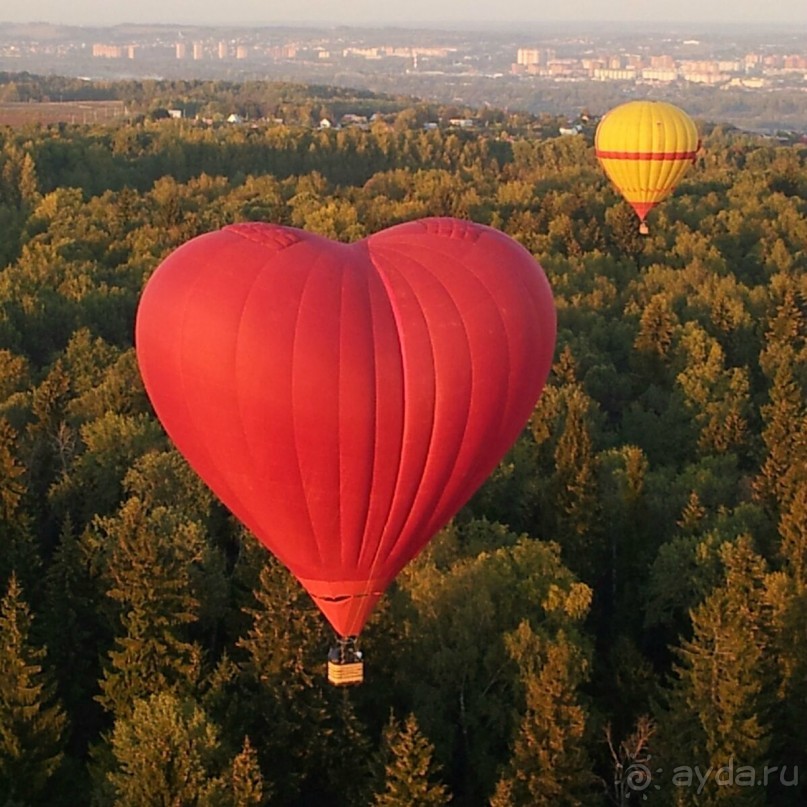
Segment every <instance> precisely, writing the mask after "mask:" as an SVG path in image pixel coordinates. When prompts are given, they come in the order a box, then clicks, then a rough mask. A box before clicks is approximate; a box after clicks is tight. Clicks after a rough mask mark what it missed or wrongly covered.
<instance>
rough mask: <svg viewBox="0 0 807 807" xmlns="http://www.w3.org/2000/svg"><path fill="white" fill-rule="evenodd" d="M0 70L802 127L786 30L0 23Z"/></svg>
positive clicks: (796, 60) (800, 92)
mask: <svg viewBox="0 0 807 807" xmlns="http://www.w3.org/2000/svg"><path fill="white" fill-rule="evenodd" d="M0 70H5V71H23V70H24V71H28V72H33V73H59V74H64V75H70V76H83V77H87V78H89V79H120V78H167V79H195V78H197V79H211V78H219V79H228V80H233V81H244V80H259V79H270V80H271V79H274V80H277V79H281V80H292V81H301V82H317V83H330V84H335V85H337V86H350V87H354V88H359V89H361V88H365V89H372V90H374V91H381V92H399V93H409V94H411V95H414V96H418V97H424V98H429V99H434V100H440V101H443V102H446V101H448V102H452V101H453V102H462V103H467V104H478V105H482V104H497V105H509V106H511V107H512V106H514V105H516V104H518V103H519V102H520V101H521V100H522V99H523V103H524V105H525V108H529V107H530V106H532V107H533V109H532V110H530V111H534V108H535V107H540V105H541V101H540V98H539V99H538V100H535V98H536V96H535V93H536V92H538V93H539V94H540V92H541V91H543V92H546V91H547V89H548V88H550V87H551V88H553V89H552V90H551V92H554V93H555V96H557V90H558V89H559V88H560V89H563V86H564V85H565V87H566V90H565V91H566V93H567V95H569V97H570V98H573V97H574V98H578V97H579V96H580V93H579V91H578V92H576V93H575V92H573V90H572V89H571V85H574V84H579V85H596V84H608V85H612V87H613V88H614V90H615V91H616V92H619V93H621V94H630V93H634V92H638V93H639V94H645V95H647V94H651V93H652V92H654V90H659V91H662V92H664V93H667V94H669V93H671V92H672V93H679V94H680V93H682V92H687V87H690V88H693V87H699V88H710V89H713V90H715V91H719V90H722V91H726V92H744V93H779V94H784V95H783V98H784V100H783V102H782V103H780V104H778V106H780V107H782V113H781V121H779V120H773V119H771V120H769V119H768V118H765V121H764V123H765V125H775V124H779V125H783V126H788V125H790V126H791V127H792V126H795V127H796V128H798V127H800V126H801V127H802V129H804V128H807V113H805V112H804V110H805V109H806V108H807V45H805V38H804V36H803V33H802V35H799V32H793V31H788V30H786V29H782V30H780V31H779V32H774V33H772V32H771V31H765V32H761V31H760V32H754V31H749V30H746V31H740V32H738V31H736V30H735V31H732V32H731V33H725V32H723V33H718V32H714V31H710V32H706V33H704V32H703V31H700V32H698V31H695V30H694V29H693V31H691V32H689V31H687V30H685V29H683V28H682V29H680V30H676V31H674V32H670V31H663V32H658V31H656V32H653V31H649V30H641V29H639V28H631V27H622V28H618V27H613V28H611V29H607V30H601V31H600V32H599V33H597V34H596V35H595V34H591V33H583V32H581V31H580V30H574V29H573V28H571V27H567V28H566V29H562V30H554V29H548V30H546V31H543V32H542V31H534V32H523V33H518V32H514V31H493V32H482V31H470V32H461V31H460V32H456V31H447V30H421V29H413V30H407V29H403V28H380V29H364V28H341V27H340V28H333V29H315V28H298V29H293V28H283V27H267V28H257V29H249V30H247V29H216V28H202V27H195V28H177V27H174V26H165V25H155V26H133V25H130V26H116V27H114V28H107V29H101V28H95V29H88V28H71V27H64V26H54V25H45V24H41V25H33V24H32V25H19V24H17V25H13V24H5V25H3V24H0ZM612 95H613V92H611V93H610V94H609V95H604V96H603V98H604V99H605V98H610V97H611V96H612ZM531 99H532V100H531ZM6 100H13V99H6ZM701 101H702V98H701ZM722 106H728V109H729V112H730V111H731V108H732V105H726V104H725V103H723V104H722ZM734 106H739V107H741V106H742V104H739V105H734Z"/></svg>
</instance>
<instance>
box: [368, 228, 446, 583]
mask: <svg viewBox="0 0 807 807" xmlns="http://www.w3.org/2000/svg"><path fill="white" fill-rule="evenodd" d="M367 248H368V255H369V257H370V263H371V264H372V266H373V268H374V269H375V271H376V274H377V275H378V278H379V280H380V281H381V283H382V285H383V286H384V289H385V291H386V293H387V299H388V300H389V302H390V308H391V309H392V316H393V321H394V322H395V332H396V335H397V342H398V351H399V360H400V363H401V369H402V371H403V372H402V378H403V385H402V386H403V390H402V395H403V401H402V404H403V407H402V411H403V424H402V428H401V450H400V453H399V455H398V470H397V471H396V474H395V486H394V487H393V495H392V498H391V500H390V509H389V511H388V512H387V517H386V519H385V521H384V526H383V528H382V529H381V532H380V533H379V540H378V544H377V545H376V547H375V551H374V553H373V559H372V561H371V563H370V569H369V572H368V576H367V591H366V592H365V594H367V593H369V590H370V587H371V586H372V580H373V575H374V574H375V572H376V569H377V568H378V563H379V560H380V557H381V548H382V547H383V546H385V544H386V540H385V539H386V533H387V528H388V527H389V523H390V517H391V515H392V511H393V509H394V506H395V503H396V500H397V493H398V487H399V484H400V481H401V470H402V467H403V459H404V447H405V445H406V433H407V430H408V429H407V423H408V421H409V417H408V415H409V411H408V406H407V397H408V396H407V391H408V387H409V384H408V378H407V373H406V361H405V359H404V356H405V351H404V340H403V338H402V337H403V327H402V323H401V315H400V311H399V310H398V306H397V305H396V299H395V296H394V294H393V293H392V287H391V285H390V283H389V279H388V278H387V276H386V275H385V273H384V271H383V270H382V268H381V267H380V266H379V265H378V264H377V263H376V261H375V259H374V256H373V255H372V253H371V251H370V243H369V242H368V245H367ZM401 279H402V281H403V282H404V283H405V284H406V285H407V286H408V287H409V289H410V291H412V288H411V286H409V284H408V283H406V280H405V278H401ZM412 297H413V299H414V300H415V301H416V302H417V305H418V307H419V308H420V312H421V316H423V320H424V323H425V322H426V317H425V315H424V314H423V307H422V306H421V305H420V301H419V300H418V299H417V296H416V295H415V294H414V291H412ZM427 331H428V327H427ZM430 347H431V345H430ZM430 356H431V362H432V367H434V351H433V350H430ZM434 392H435V394H434V397H433V401H432V407H431V414H432V421H431V427H430V429H429V445H428V446H427V447H426V451H425V452H424V457H428V454H429V448H430V447H431V441H432V439H433V436H434V426H435V412H436V407H437V400H436V392H437V388H436V385H435V390H434ZM424 466H425V461H424ZM415 498H417V492H415ZM413 501H414V500H413ZM410 513H411V509H410ZM407 521H408V517H407V520H405V521H404V522H403V524H402V527H401V529H400V530H399V531H398V534H399V535H401V534H402V533H403V531H404V528H405V527H406V524H407Z"/></svg>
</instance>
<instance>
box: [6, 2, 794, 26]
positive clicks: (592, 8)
mask: <svg viewBox="0 0 807 807" xmlns="http://www.w3.org/2000/svg"><path fill="white" fill-rule="evenodd" d="M603 20H613V21H629V20H634V21H637V22H653V21H656V20H658V21H662V20H663V21H669V22H676V23H681V22H692V23H710V24H711V23H716V22H717V23H725V24H728V23H732V24H734V23H740V24H742V23H747V24H755V23H773V24H788V25H796V26H797V27H800V28H801V27H807V0H767V1H766V0H392V1H391V2H390V0H286V1H285V2H283V1H281V0H225V1H224V2H223V0H125V1H124V2H121V0H2V3H0V21H5V22H53V23H61V24H68V25H115V24H118V23H125V22H132V23H181V24H186V25H187V24H189V23H197V24H210V25H225V24H233V25H235V24H250V23H251V24H282V23H306V24H323V25H324V24H333V23H341V24H344V25H376V24H388V25H400V26H414V25H420V24H428V23H435V24H437V23H440V24H445V23H450V24H451V25H452V27H454V26H456V27H457V28H462V27H463V25H464V24H470V25H473V26H477V25H479V24H480V23H485V22H494V23H501V24H507V23H511V22H530V23H540V22H554V21H562V22H597V21H603Z"/></svg>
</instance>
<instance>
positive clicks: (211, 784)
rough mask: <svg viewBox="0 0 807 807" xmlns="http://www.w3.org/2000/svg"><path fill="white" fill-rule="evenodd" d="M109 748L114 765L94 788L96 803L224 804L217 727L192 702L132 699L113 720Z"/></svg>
mask: <svg viewBox="0 0 807 807" xmlns="http://www.w3.org/2000/svg"><path fill="white" fill-rule="evenodd" d="M110 749H111V753H112V755H113V757H114V767H113V768H112V769H111V770H109V771H108V772H107V773H106V775H105V777H104V778H103V779H101V780H100V781H99V783H98V785H97V787H96V792H95V794H94V795H95V800H96V803H98V804H102V805H114V807H143V806H144V805H147V804H148V805H166V807H168V805H186V804H187V805H190V804H193V805H198V807H218V805H222V804H226V803H227V801H225V796H226V795H227V790H228V787H227V782H226V776H225V772H226V770H227V760H226V756H225V754H224V751H223V749H222V745H221V742H220V738H219V732H218V729H217V727H216V726H215V725H214V724H213V723H212V722H211V721H210V720H209V718H208V717H207V715H206V714H205V713H204V711H203V710H202V709H201V708H200V707H199V706H198V705H197V704H196V703H194V702H193V701H192V700H184V699H181V698H178V697H177V696H176V695H173V694H171V693H170V692H160V693H157V694H153V695H150V696H148V697H147V698H144V699H141V700H138V701H136V702H135V703H134V706H133V708H132V710H131V713H130V714H129V715H127V716H126V717H121V718H119V719H118V720H116V721H115V727H114V729H113V730H112V735H111V738H110ZM230 803H234V802H232V801H231V802H230ZM249 803H250V802H249V801H246V802H242V804H249ZM252 803H253V804H255V803H256V802H254V801H253V802H252Z"/></svg>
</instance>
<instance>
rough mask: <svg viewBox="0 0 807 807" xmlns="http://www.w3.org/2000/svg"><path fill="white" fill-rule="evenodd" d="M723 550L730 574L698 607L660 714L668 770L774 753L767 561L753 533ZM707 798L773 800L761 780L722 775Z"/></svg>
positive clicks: (755, 759)
mask: <svg viewBox="0 0 807 807" xmlns="http://www.w3.org/2000/svg"><path fill="white" fill-rule="evenodd" d="M720 555H721V559H722V561H723V564H724V568H725V577H724V581H723V583H722V585H720V586H718V587H717V588H716V589H714V590H713V591H712V593H711V594H709V596H708V597H707V598H706V599H705V600H704V601H703V603H701V604H700V605H699V606H698V607H697V608H695V609H694V610H693V612H692V631H693V635H692V638H691V639H685V640H683V641H682V642H681V645H680V647H678V648H676V651H675V652H676V656H677V658H678V661H677V663H676V664H675V667H674V672H675V680H674V683H673V687H672V691H671V693H670V698H669V708H668V710H667V711H666V712H665V713H664V714H663V716H662V718H661V720H660V730H661V734H662V737H663V741H664V745H665V749H666V751H667V754H668V756H667V761H668V762H670V763H672V764H671V766H670V767H668V768H667V769H668V770H672V769H673V768H674V767H676V766H689V767H690V768H692V767H694V766H695V765H698V766H700V767H701V769H708V768H711V769H712V770H713V771H717V770H718V769H719V768H723V767H725V766H727V765H732V764H734V765H740V766H743V769H744V771H745V772H746V773H747V772H748V770H749V767H750V768H752V769H753V770H755V771H760V770H762V769H763V768H764V766H765V764H766V763H767V761H768V751H769V746H770V723H769V721H770V708H771V703H770V695H771V692H772V687H773V684H774V677H773V670H772V660H771V658H770V650H771V639H770V629H769V625H770V611H769V608H768V606H767V605H766V596H765V583H766V573H767V568H766V564H765V562H764V560H763V559H762V558H761V557H760V556H759V555H757V554H756V553H755V552H754V550H753V548H752V546H751V541H750V540H749V539H748V538H747V537H741V538H740V539H738V540H737V541H736V542H735V543H725V544H723V546H722V547H721V549H720ZM732 760H733V762H732ZM662 767H664V766H663V765H662ZM754 782H756V779H754ZM745 784H747V781H745ZM700 799H701V803H703V804H704V805H718V804H732V805H734V804H749V805H753V804H760V805H762V804H765V803H766V801H765V793H764V791H762V790H761V789H760V788H758V787H752V788H749V787H745V786H743V782H742V781H738V782H732V783H729V784H726V783H718V782H717V781H716V779H715V778H714V777H713V778H711V779H710V781H708V782H707V783H706V784H705V785H704V787H703V791H702V794H701V795H700Z"/></svg>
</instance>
